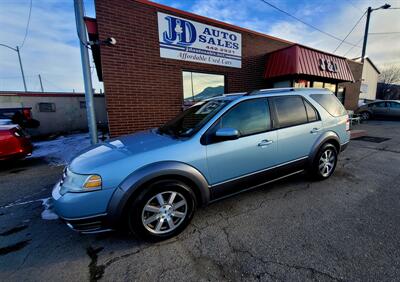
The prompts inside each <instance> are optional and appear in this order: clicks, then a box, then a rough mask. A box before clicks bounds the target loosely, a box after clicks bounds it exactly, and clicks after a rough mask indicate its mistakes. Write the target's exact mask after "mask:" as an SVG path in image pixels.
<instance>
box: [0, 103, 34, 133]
mask: <svg viewBox="0 0 400 282" xmlns="http://www.w3.org/2000/svg"><path fill="white" fill-rule="evenodd" d="M31 110H32V108H28V107H21V108H0V124H5V123H10V121H11V123H12V124H18V125H19V126H20V127H21V128H37V127H39V126H40V122H39V121H38V120H36V119H34V118H32V111H31Z"/></svg>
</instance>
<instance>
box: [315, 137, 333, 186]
mask: <svg viewBox="0 0 400 282" xmlns="http://www.w3.org/2000/svg"><path fill="white" fill-rule="evenodd" d="M337 158H338V153H337V149H336V147H335V146H334V145H332V144H331V143H325V144H324V145H322V147H321V148H320V149H319V151H318V153H317V155H316V156H315V159H314V161H313V164H312V169H311V172H312V176H313V177H314V179H316V180H325V179H328V178H329V177H330V176H331V175H332V174H333V172H334V171H335V168H336V164H337Z"/></svg>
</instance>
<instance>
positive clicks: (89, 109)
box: [74, 0, 98, 144]
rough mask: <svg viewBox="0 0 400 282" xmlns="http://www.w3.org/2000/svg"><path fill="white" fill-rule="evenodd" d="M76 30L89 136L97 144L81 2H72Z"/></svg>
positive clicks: (77, 0) (80, 0) (79, 0)
mask: <svg viewBox="0 0 400 282" xmlns="http://www.w3.org/2000/svg"><path fill="white" fill-rule="evenodd" d="M74 8H75V20H76V28H77V31H78V37H79V45H80V49H81V60H82V71H83V81H84V84H85V100H86V115H87V120H88V126H89V134H90V139H91V143H92V144H96V143H98V138H97V127H96V116H95V112H94V104H93V87H92V76H91V72H90V64H89V52H88V49H87V42H88V41H87V37H86V28H85V23H84V21H83V16H84V13H83V3H82V0H74Z"/></svg>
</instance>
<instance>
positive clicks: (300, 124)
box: [271, 95, 323, 164]
mask: <svg viewBox="0 0 400 282" xmlns="http://www.w3.org/2000/svg"><path fill="white" fill-rule="evenodd" d="M271 100H272V104H273V107H274V111H275V112H274V113H275V116H276V121H277V122H276V123H277V125H276V126H277V127H278V130H277V134H278V136H277V138H278V147H277V153H278V154H277V156H278V160H279V163H280V164H286V163H290V162H294V163H296V162H304V161H305V159H307V157H308V155H309V153H310V151H311V148H312V146H313V145H314V143H315V142H316V140H317V139H318V138H319V136H320V135H321V134H322V132H323V125H322V122H321V120H320V118H319V114H318V112H317V110H316V109H315V108H314V107H313V106H312V105H311V104H310V103H309V102H308V101H306V100H304V98H302V97H301V96H298V95H291V96H280V97H273V98H271Z"/></svg>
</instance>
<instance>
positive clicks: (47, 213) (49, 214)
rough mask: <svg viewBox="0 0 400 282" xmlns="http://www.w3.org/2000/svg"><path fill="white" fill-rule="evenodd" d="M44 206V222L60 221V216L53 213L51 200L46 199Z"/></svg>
mask: <svg viewBox="0 0 400 282" xmlns="http://www.w3.org/2000/svg"><path fill="white" fill-rule="evenodd" d="M42 205H43V206H44V210H43V211H42V219H44V220H55V219H58V215H57V214H55V213H54V211H53V202H52V199H51V198H47V199H44V201H43V203H42Z"/></svg>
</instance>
